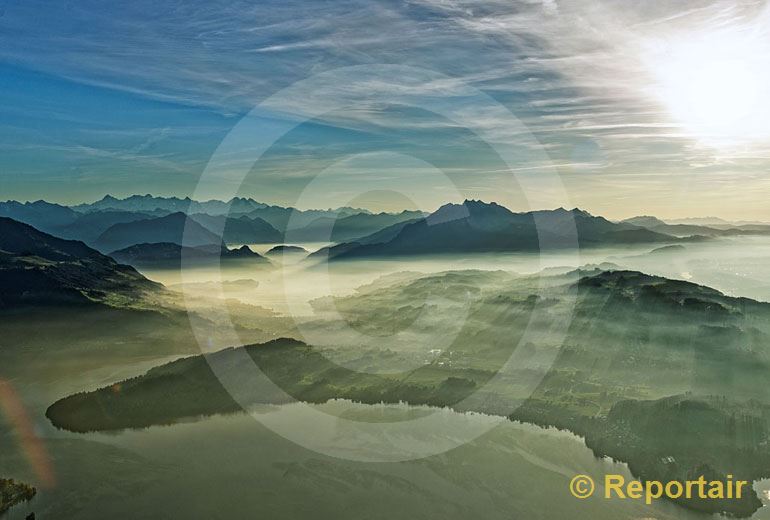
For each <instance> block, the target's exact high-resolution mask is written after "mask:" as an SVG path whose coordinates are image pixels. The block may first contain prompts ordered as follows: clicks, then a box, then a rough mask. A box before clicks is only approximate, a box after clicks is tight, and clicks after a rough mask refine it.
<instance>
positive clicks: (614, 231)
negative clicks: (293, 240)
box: [311, 200, 677, 259]
mask: <svg viewBox="0 0 770 520" xmlns="http://www.w3.org/2000/svg"><path fill="white" fill-rule="evenodd" d="M676 240H677V239H676V238H675V237H672V236H670V235H666V234H663V233H658V232H655V231H651V230H649V229H646V228H644V227H641V226H636V225H633V224H625V223H614V222H610V221H609V220H607V219H605V218H603V217H597V216H593V215H591V214H590V213H588V212H585V211H582V210H579V209H573V210H566V209H563V208H559V209H556V210H547V211H530V212H526V213H514V212H512V211H510V210H509V209H507V208H505V207H503V206H500V205H498V204H495V203H485V202H481V201H476V200H466V201H465V202H463V203H462V204H446V205H444V206H442V207H441V208H439V209H438V210H437V211H436V212H434V213H432V214H430V215H428V216H427V217H424V218H420V219H417V220H414V221H411V222H408V223H404V224H403V225H400V224H397V225H396V227H391V228H386V229H384V230H381V231H380V232H378V233H377V234H375V235H370V236H368V237H364V238H363V239H361V240H358V241H355V242H349V243H342V244H338V245H335V246H332V247H329V248H324V249H322V250H320V251H317V252H316V253H314V254H313V255H311V256H313V257H315V258H323V257H328V258H338V259H339V258H359V257H381V256H399V255H425V254H436V253H473V252H505V251H536V250H539V249H540V248H541V247H542V246H543V245H545V246H546V247H549V248H568V247H575V246H580V247H590V246H602V245H604V246H608V245H621V244H636V243H666V242H675V241H676Z"/></svg>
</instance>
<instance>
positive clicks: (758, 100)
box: [650, 29, 770, 146]
mask: <svg viewBox="0 0 770 520" xmlns="http://www.w3.org/2000/svg"><path fill="white" fill-rule="evenodd" d="M768 50H769V49H768V42H767V40H766V38H759V37H758V35H757V31H747V30H745V29H742V30H737V29H735V30H731V31H727V30H722V31H719V32H713V33H710V34H704V35H698V36H692V35H691V36H689V37H687V38H686V39H682V40H680V41H674V42H670V43H668V44H667V45H665V46H662V48H659V49H658V52H656V53H655V56H654V59H652V60H651V61H650V67H651V69H652V72H653V76H654V79H655V80H656V82H655V87H654V93H655V95H656V96H657V97H658V98H659V100H660V101H661V102H662V103H663V105H665V107H666V108H667V109H668V112H669V113H670V115H671V116H672V117H673V119H674V120H675V121H676V122H677V123H678V124H679V125H681V126H682V129H683V130H684V131H685V132H687V133H688V134H690V135H691V136H692V137H694V138H695V139H697V140H698V141H700V142H704V143H707V144H709V145H713V146H735V145H747V144H751V143H756V142H759V141H764V140H768V139H769V138H770V117H769V116H770V60H768V57H769V56H770V55H769V54H768Z"/></svg>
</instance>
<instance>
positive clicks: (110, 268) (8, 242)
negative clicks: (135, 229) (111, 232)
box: [0, 217, 160, 308]
mask: <svg viewBox="0 0 770 520" xmlns="http://www.w3.org/2000/svg"><path fill="white" fill-rule="evenodd" d="M159 288H160V285H159V284H156V283H154V282H151V281H149V280H147V279H146V278H144V277H143V276H142V275H141V274H139V273H138V272H137V271H136V270H135V269H134V268H133V267H129V266H126V265H120V264H118V263H117V262H116V261H115V260H113V259H112V258H110V257H108V256H105V255H103V254H101V253H99V252H98V251H95V250H94V249H91V248H90V247H88V246H86V245H85V244H83V243H82V242H78V241H74V240H63V239H61V238H57V237H54V236H52V235H49V234H47V233H43V232H41V231H38V230H37V229H35V228H33V227H32V226H30V225H27V224H23V223H21V222H17V221H15V220H12V219H10V218H5V217H0V308H2V307H15V306H20V305H46V306H48V305H60V304H94V303H110V304H115V303H121V302H131V301H136V300H138V299H140V298H141V297H142V295H143V294H144V293H146V292H148V291H154V290H157V289H159Z"/></svg>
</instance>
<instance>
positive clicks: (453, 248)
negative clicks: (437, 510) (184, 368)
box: [0, 195, 770, 258]
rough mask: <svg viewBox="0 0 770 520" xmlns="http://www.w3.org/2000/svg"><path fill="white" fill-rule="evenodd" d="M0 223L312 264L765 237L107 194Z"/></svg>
mask: <svg viewBox="0 0 770 520" xmlns="http://www.w3.org/2000/svg"><path fill="white" fill-rule="evenodd" d="M0 216H6V217H9V218H12V219H14V220H17V221H20V222H25V223H27V224H30V225H32V226H34V227H35V228H37V229H39V230H41V231H44V232H47V233H51V234H52V235H55V236H59V237H62V238H68V239H75V240H81V241H83V242H85V243H86V244H88V245H89V246H92V247H94V248H96V249H98V250H100V251H102V252H103V253H107V252H111V251H116V250H120V249H125V248H128V247H131V246H134V245H138V244H148V243H173V244H177V245H179V246H181V245H182V242H183V238H185V237H183V235H184V230H185V227H186V228H187V236H186V240H184V242H185V243H184V246H185V247H199V246H212V247H215V248H219V247H220V244H221V243H222V242H224V243H225V244H281V243H284V242H292V243H309V242H331V243H333V244H335V245H333V246H331V247H328V248H324V249H322V250H320V251H318V252H316V253H314V254H313V255H312V256H313V257H314V258H322V257H326V256H329V257H332V258H356V257H376V256H390V255H414V254H433V253H470V252H494V251H533V250H537V249H539V248H540V247H548V248H550V247H555V248H559V247H574V246H575V245H579V246H580V247H591V246H599V245H621V244H632V243H665V242H676V241H678V240H683V239H686V238H687V237H696V236H697V237H699V238H700V239H707V238H712V237H719V236H730V235H745V234H770V225H766V224H763V223H755V222H744V223H729V222H727V221H724V220H721V219H716V218H711V217H709V218H705V219H684V220H681V221H677V222H676V223H672V222H666V221H663V220H660V219H658V218H656V217H653V216H640V217H634V218H630V219H627V220H624V221H622V222H611V221H609V220H607V219H605V218H603V217H600V216H594V215H591V214H589V213H588V212H585V211H583V210H579V209H577V208H576V209H573V210H565V209H563V208H560V209H557V210H544V211H531V212H523V213H522V212H519V213H517V212H513V211H510V210H509V209H507V208H505V207H503V206H500V205H498V204H495V203H485V202H481V201H471V200H468V201H465V202H463V203H462V204H446V205H444V206H442V207H441V208H439V209H438V210H436V211H435V212H433V213H431V214H425V213H423V212H420V211H402V212H400V213H371V212H369V211H367V210H364V209H358V208H351V207H341V208H336V209H311V210H299V209H296V208H291V207H282V206H275V205H267V204H264V203H261V202H258V201H255V200H254V199H250V198H240V197H236V198H233V199H231V200H229V201H220V200H209V201H203V202H199V201H195V200H192V199H190V198H188V197H185V198H178V197H154V196H151V195H133V196H131V197H127V198H124V199H118V198H115V197H112V196H110V195H107V196H105V197H104V198H103V199H101V200H99V201H97V202H93V203H90V204H80V205H78V206H73V207H66V206H62V205H59V204H52V203H49V202H46V201H36V202H25V203H20V202H16V201H7V202H2V203H0ZM707 224H708V225H707ZM689 239H690V240H693V239H695V238H689Z"/></svg>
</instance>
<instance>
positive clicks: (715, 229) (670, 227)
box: [623, 216, 770, 237]
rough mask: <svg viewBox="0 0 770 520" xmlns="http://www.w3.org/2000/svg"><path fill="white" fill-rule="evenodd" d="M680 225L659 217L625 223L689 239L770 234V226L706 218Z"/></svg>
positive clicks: (684, 222) (629, 220)
mask: <svg viewBox="0 0 770 520" xmlns="http://www.w3.org/2000/svg"><path fill="white" fill-rule="evenodd" d="M678 222H680V223H675V224H672V223H667V222H664V221H662V220H660V219H659V218H657V217H651V216H641V217H633V218H629V219H626V220H624V221H623V223H625V224H632V225H635V226H640V227H644V228H647V229H649V230H652V231H656V232H658V233H665V234H667V235H672V236H676V237H687V236H693V235H700V236H706V237H714V236H729V235H744V234H763V233H770V224H761V223H743V224H738V223H735V224H730V223H728V222H726V221H723V220H719V219H714V218H705V219H682V220H680V221H678ZM698 222H712V225H710V226H709V225H706V224H699V223H698Z"/></svg>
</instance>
